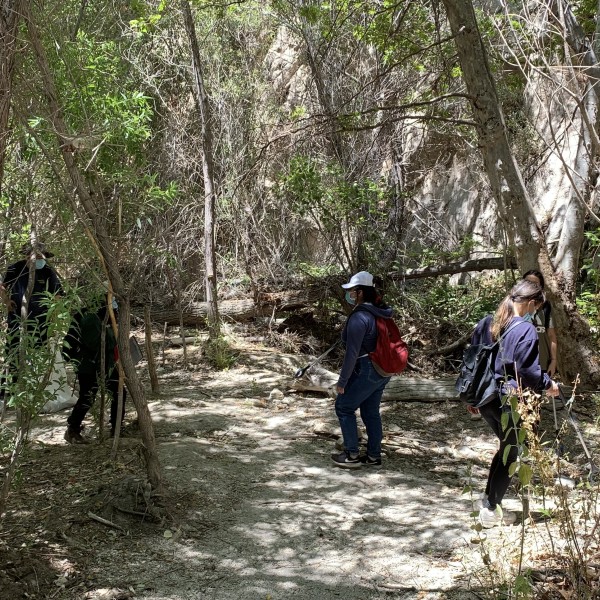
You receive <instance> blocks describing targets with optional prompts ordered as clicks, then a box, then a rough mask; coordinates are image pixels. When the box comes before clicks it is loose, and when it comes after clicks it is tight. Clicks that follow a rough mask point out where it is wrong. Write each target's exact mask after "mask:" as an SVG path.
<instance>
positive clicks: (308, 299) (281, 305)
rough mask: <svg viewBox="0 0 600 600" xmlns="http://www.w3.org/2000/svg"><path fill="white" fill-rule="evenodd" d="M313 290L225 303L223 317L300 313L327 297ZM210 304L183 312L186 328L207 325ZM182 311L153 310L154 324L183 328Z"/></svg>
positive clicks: (237, 318) (135, 311)
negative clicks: (295, 311) (181, 324)
mask: <svg viewBox="0 0 600 600" xmlns="http://www.w3.org/2000/svg"><path fill="white" fill-rule="evenodd" d="M311 290H312V288H311V289H308V288H306V289H303V290H290V291H287V292H277V293H260V294H259V295H258V298H257V300H256V301H254V300H253V299H251V298H246V299H242V300H222V301H220V302H219V315H220V316H221V318H222V319H223V320H224V321H239V322H243V321H249V320H250V319H254V318H256V317H270V316H272V315H275V314H277V313H281V312H286V311H293V310H298V309H300V308H306V307H307V306H312V305H313V303H314V302H316V301H317V300H318V299H319V298H320V296H322V295H323V290H321V293H320V295H319V293H317V292H316V291H314V290H313V291H311ZM132 312H133V314H134V315H135V316H137V317H140V318H143V308H141V307H137V308H135V309H133V310H132ZM207 314H208V304H207V303H206V302H192V303H190V304H187V305H186V306H185V307H184V308H183V324H184V325H187V326H198V325H204V324H206V318H207ZM179 316H180V315H179V311H178V310H177V309H175V308H171V307H165V306H152V307H151V308H150V319H151V321H152V322H154V323H161V324H163V323H168V324H169V325H179V323H180V319H179Z"/></svg>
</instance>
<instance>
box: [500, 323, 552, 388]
mask: <svg viewBox="0 0 600 600" xmlns="http://www.w3.org/2000/svg"><path fill="white" fill-rule="evenodd" d="M501 345H502V352H501V353H498V357H497V359H496V369H495V370H496V373H498V374H502V375H504V373H506V375H507V377H506V383H505V385H506V386H509V387H513V388H516V387H517V381H516V378H517V377H518V379H519V381H520V383H521V388H523V389H526V388H528V389H530V390H533V391H534V392H541V391H542V390H544V389H547V388H549V387H550V385H551V379H550V377H549V376H548V374H547V373H542V368H541V367H540V359H539V349H538V337H537V331H536V329H535V327H534V326H533V325H531V324H530V323H523V325H518V326H517V327H515V328H514V329H513V330H512V331H509V332H508V335H507V336H506V338H504V339H503V340H502V342H501ZM498 363H500V364H498ZM515 375H516V376H515Z"/></svg>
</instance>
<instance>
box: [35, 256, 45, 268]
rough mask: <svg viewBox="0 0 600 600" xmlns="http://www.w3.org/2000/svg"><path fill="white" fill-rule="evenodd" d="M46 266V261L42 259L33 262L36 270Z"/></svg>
mask: <svg viewBox="0 0 600 600" xmlns="http://www.w3.org/2000/svg"><path fill="white" fill-rule="evenodd" d="M45 266H46V261H45V260H44V259H43V258H38V259H36V261H35V268H36V269H43V268H44V267H45Z"/></svg>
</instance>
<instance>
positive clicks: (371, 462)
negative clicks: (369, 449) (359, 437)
mask: <svg viewBox="0 0 600 600" xmlns="http://www.w3.org/2000/svg"><path fill="white" fill-rule="evenodd" d="M359 460H360V462H361V464H363V465H366V466H367V467H380V466H381V458H371V457H370V456H369V455H368V454H365V455H364V456H361V457H360V459H359Z"/></svg>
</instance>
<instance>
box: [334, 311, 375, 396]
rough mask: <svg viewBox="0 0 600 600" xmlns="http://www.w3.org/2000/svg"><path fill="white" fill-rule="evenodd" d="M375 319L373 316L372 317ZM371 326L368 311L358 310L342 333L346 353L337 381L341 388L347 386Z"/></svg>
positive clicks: (349, 319)
mask: <svg viewBox="0 0 600 600" xmlns="http://www.w3.org/2000/svg"><path fill="white" fill-rule="evenodd" d="M371 319H373V317H371ZM368 327H369V314H368V313H366V312H356V313H353V314H352V315H350V317H349V318H348V322H347V324H346V327H345V329H344V332H343V334H342V340H343V341H344V342H345V343H346V353H345V354H344V363H343V364H342V369H341V371H340V375H339V378H338V381H337V384H336V385H338V386H339V387H341V388H345V387H346V385H347V383H348V380H349V379H350V375H352V371H354V367H355V365H356V359H357V358H358V357H359V356H360V349H361V346H362V342H363V339H364V337H365V334H366V333H367V329H368Z"/></svg>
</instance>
